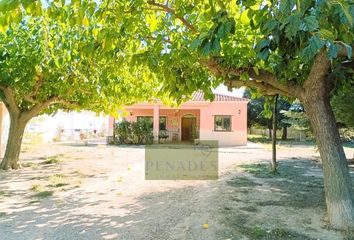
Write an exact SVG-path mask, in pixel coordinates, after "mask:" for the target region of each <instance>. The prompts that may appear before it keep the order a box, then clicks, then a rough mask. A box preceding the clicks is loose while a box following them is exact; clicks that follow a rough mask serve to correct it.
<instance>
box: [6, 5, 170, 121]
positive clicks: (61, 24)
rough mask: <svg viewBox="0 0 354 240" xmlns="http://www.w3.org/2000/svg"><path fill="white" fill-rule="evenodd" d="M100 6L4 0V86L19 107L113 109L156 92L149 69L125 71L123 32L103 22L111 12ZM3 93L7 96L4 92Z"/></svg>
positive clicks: (51, 109)
mask: <svg viewBox="0 0 354 240" xmlns="http://www.w3.org/2000/svg"><path fill="white" fill-rule="evenodd" d="M101 7H102V6H101ZM102 11H103V9H101V8H100V6H99V4H98V3H96V2H95V1H91V0H89V1H78V0H74V1H70V2H68V1H60V0H58V1H50V2H49V3H47V4H46V5H45V6H42V5H41V2H40V1H16V0H13V1H1V4H0V74H1V76H2V77H1V79H0V89H1V90H3V89H4V88H11V89H12V90H13V93H14V95H15V96H14V97H15V101H16V105H17V106H18V107H19V108H20V110H21V112H25V111H30V110H32V109H33V110H34V109H39V110H40V111H39V112H38V111H34V112H33V113H34V114H35V115H38V114H40V113H44V112H45V113H55V112H56V111H57V110H58V109H64V110H76V109H88V110H92V111H96V112H102V111H103V112H106V113H112V114H113V113H114V114H115V113H116V110H117V109H118V108H120V107H121V106H122V105H123V104H131V103H134V102H137V101H141V100H146V99H150V98H151V97H153V95H154V93H155V92H156V93H157V92H158V87H159V86H158V83H156V81H155V80H156V79H155V78H154V77H151V76H150V74H149V73H147V72H146V71H142V70H141V69H140V71H136V72H130V71H127V68H126V66H125V62H124V61H125V56H124V53H122V51H121V49H122V48H123V46H124V45H125V44H124V43H123V42H121V41H119V36H120V33H118V32H116V31H110V29H109V27H108V26H107V27H103V23H104V22H103V20H104V18H106V17H107V18H108V15H107V14H106V13H104V12H102ZM137 70H138V69H137ZM142 80H143V81H142ZM162 95H163V94H162ZM0 98H2V100H4V101H5V103H6V102H7V101H9V100H8V99H6V98H5V95H4V94H3V93H2V92H1V93H0ZM40 106H42V107H40ZM36 107H38V108H36Z"/></svg>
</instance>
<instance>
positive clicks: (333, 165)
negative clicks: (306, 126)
mask: <svg viewBox="0 0 354 240" xmlns="http://www.w3.org/2000/svg"><path fill="white" fill-rule="evenodd" d="M303 104H304V106H305V110H306V113H307V115H308V117H309V119H310V122H311V126H312V129H313V130H314V133H315V135H316V139H317V144H318V148H319V152H320V155H321V158H322V164H323V173H324V187H325V195H326V205H327V212H328V217H329V221H330V224H331V225H332V227H334V228H336V229H346V228H353V227H354V204H353V203H354V202H353V200H354V195H353V189H352V184H351V179H350V175H349V168H348V163H347V160H346V157H345V153H344V149H343V146H342V144H341V141H340V137H339V132H338V128H337V125H336V121H335V117H334V114H333V111H332V108H331V106H330V103H329V98H328V97H322V98H321V97H313V96H312V97H306V98H305V99H303Z"/></svg>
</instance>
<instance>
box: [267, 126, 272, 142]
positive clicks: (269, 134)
mask: <svg viewBox="0 0 354 240" xmlns="http://www.w3.org/2000/svg"><path fill="white" fill-rule="evenodd" d="M268 138H269V139H272V129H271V127H269V128H268Z"/></svg>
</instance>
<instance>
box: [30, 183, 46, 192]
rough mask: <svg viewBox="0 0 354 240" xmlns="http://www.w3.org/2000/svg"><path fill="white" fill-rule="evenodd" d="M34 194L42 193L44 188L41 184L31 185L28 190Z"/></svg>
mask: <svg viewBox="0 0 354 240" xmlns="http://www.w3.org/2000/svg"><path fill="white" fill-rule="evenodd" d="M30 189H31V190H32V191H34V192H42V191H44V187H43V185H41V184H33V185H32V186H31V188H30Z"/></svg>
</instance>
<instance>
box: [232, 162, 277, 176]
mask: <svg viewBox="0 0 354 240" xmlns="http://www.w3.org/2000/svg"><path fill="white" fill-rule="evenodd" d="M238 168H239V169H241V171H242V172H247V173H251V174H253V175H254V176H255V177H258V178H271V177H275V176H277V174H275V173H273V172H271V168H270V164H267V163H258V164H242V165H239V166H238Z"/></svg>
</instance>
